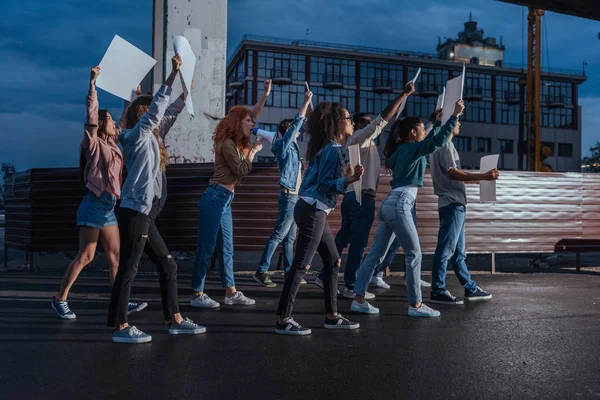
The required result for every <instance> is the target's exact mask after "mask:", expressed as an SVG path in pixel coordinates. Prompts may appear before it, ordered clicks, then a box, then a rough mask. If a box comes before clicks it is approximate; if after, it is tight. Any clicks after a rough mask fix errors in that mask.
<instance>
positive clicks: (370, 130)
mask: <svg viewBox="0 0 600 400" xmlns="http://www.w3.org/2000/svg"><path fill="white" fill-rule="evenodd" d="M414 91H415V85H414V83H409V84H408V85H406V87H405V88H404V92H403V93H402V94H401V95H400V96H398V97H397V98H396V99H395V100H394V101H392V102H391V103H389V104H388V105H387V106H386V107H385V109H384V110H383V112H382V113H381V114H380V115H379V116H378V117H377V118H375V119H374V120H373V121H371V123H370V124H369V125H367V126H365V127H364V128H362V129H359V130H357V131H355V132H354V133H353V134H352V136H350V137H349V138H348V139H346V145H348V146H352V145H354V144H359V145H361V146H362V145H364V144H366V143H369V142H370V141H371V140H374V139H375V138H376V137H377V136H379V135H380V134H381V132H383V129H384V128H385V127H386V125H387V123H388V121H389V120H390V119H392V118H393V117H394V115H395V114H396V113H397V112H398V109H399V108H400V105H401V104H402V102H403V101H405V100H406V99H407V98H408V96H410V95H411V94H412V93H413V92H414Z"/></svg>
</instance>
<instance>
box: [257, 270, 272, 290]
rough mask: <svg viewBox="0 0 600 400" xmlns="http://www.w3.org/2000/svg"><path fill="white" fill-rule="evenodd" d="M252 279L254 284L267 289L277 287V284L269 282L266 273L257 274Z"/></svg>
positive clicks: (269, 278) (269, 279)
mask: <svg viewBox="0 0 600 400" xmlns="http://www.w3.org/2000/svg"><path fill="white" fill-rule="evenodd" d="M253 278H254V280H255V281H256V282H258V283H260V284H261V285H263V286H266V287H269V288H271V287H275V286H277V284H276V283H275V282H273V281H272V280H271V277H270V276H269V274H267V273H266V272H265V273H262V272H257V273H255V274H254V276H253Z"/></svg>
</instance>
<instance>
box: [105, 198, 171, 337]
mask: <svg viewBox="0 0 600 400" xmlns="http://www.w3.org/2000/svg"><path fill="white" fill-rule="evenodd" d="M154 207H159V204H158V202H155V204H154V205H153V209H154ZM150 215H153V216H154V215H156V213H153V212H152V211H151V212H150ZM117 221H118V222H119V231H120V237H121V240H120V242H121V255H120V258H119V270H118V271H117V277H116V278H115V283H114V285H113V288H112V295H111V297H110V306H109V309H108V322H107V325H108V326H110V327H116V326H118V325H119V324H124V323H126V322H127V307H128V304H129V296H130V293H131V285H132V284H133V280H134V278H135V276H136V275H137V271H138V266H139V263H140V259H141V258H142V254H143V253H144V252H146V254H147V255H148V257H149V258H150V260H152V262H154V263H155V264H156V266H157V269H158V272H159V284H160V297H161V300H162V306H163V314H164V319H165V321H169V320H171V317H172V316H173V314H177V313H179V304H178V297H177V263H176V262H175V260H174V259H173V256H172V255H171V254H170V253H169V249H168V248H167V245H166V244H165V242H164V240H163V238H162V237H161V235H160V232H158V229H157V228H156V224H155V223H154V219H153V218H151V217H149V216H147V215H146V214H142V213H140V212H137V211H135V210H131V209H128V208H121V209H119V211H118V213H117Z"/></svg>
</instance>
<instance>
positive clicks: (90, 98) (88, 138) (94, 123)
mask: <svg viewBox="0 0 600 400" xmlns="http://www.w3.org/2000/svg"><path fill="white" fill-rule="evenodd" d="M99 75H100V67H99V66H95V67H93V68H92V69H91V70H90V87H89V90H88V95H87V97H86V99H85V105H86V117H85V125H84V136H83V142H82V144H81V145H82V147H83V148H86V149H87V148H89V147H90V144H91V143H92V142H94V141H95V140H96V139H97V138H98V92H96V78H98V76H99Z"/></svg>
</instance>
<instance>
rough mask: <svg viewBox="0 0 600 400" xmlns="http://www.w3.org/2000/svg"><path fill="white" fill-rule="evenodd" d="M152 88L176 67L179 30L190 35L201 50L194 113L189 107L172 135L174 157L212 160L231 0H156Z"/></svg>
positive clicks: (172, 159)
mask: <svg viewBox="0 0 600 400" xmlns="http://www.w3.org/2000/svg"><path fill="white" fill-rule="evenodd" d="M153 20H154V26H153V41H152V53H153V56H154V58H155V59H156V60H157V61H158V62H157V64H156V66H155V67H154V76H153V79H152V81H153V89H154V91H156V90H157V89H158V88H159V87H160V84H161V83H162V82H163V81H164V79H165V77H166V76H167V75H168V73H169V72H170V70H171V62H170V60H171V57H173V55H174V54H173V40H172V37H173V36H174V35H183V36H185V37H186V38H187V39H188V40H189V41H190V44H191V46H192V50H193V51H194V54H195V55H196V57H197V59H196V69H195V71H194V89H193V91H192V100H193V102H194V112H195V117H192V116H191V115H189V114H188V112H187V111H186V110H185V109H184V110H183V112H182V113H181V115H180V116H179V118H178V119H177V123H176V124H175V126H173V128H172V129H171V132H170V133H169V135H168V136H167V140H166V143H165V144H166V145H167V148H168V150H169V162H171V163H186V162H194V163H196V162H213V161H214V154H213V152H212V150H213V144H212V140H211V137H212V134H213V131H214V129H215V126H216V124H217V122H218V119H219V118H222V117H223V116H224V115H225V75H226V74H225V68H226V51H227V0H205V1H190V0H154V18H153Z"/></svg>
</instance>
